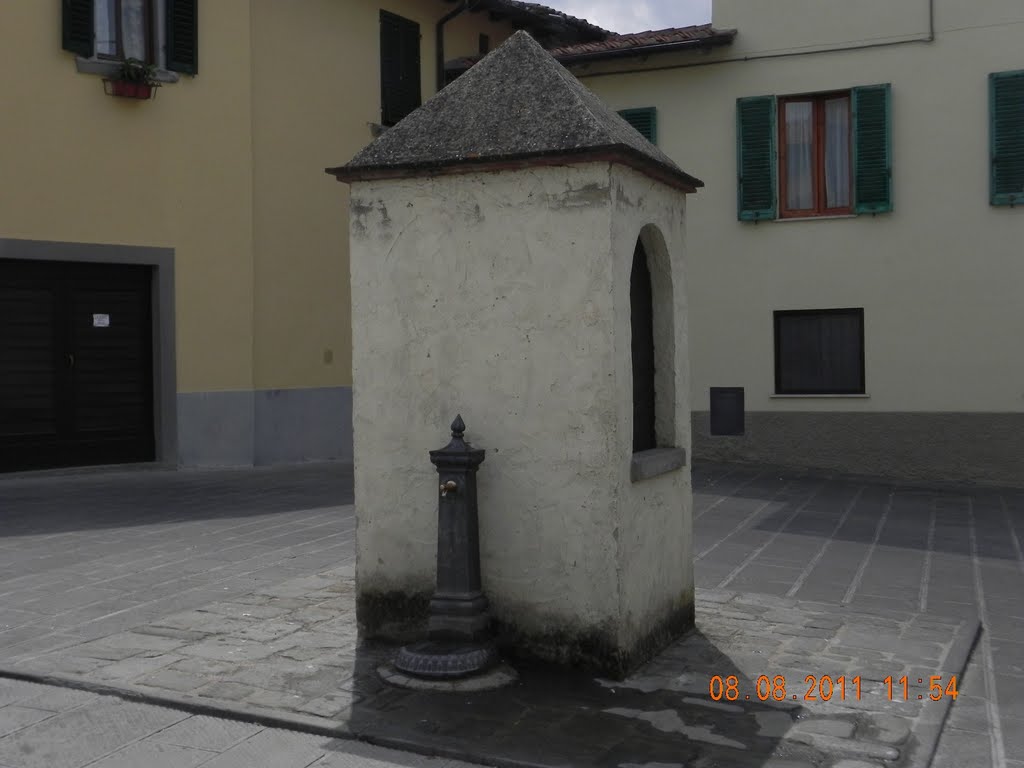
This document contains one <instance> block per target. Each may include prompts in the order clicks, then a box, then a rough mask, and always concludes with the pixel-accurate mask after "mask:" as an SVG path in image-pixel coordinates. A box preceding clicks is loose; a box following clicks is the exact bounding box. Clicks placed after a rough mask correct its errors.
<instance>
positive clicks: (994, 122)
mask: <svg viewBox="0 0 1024 768" xmlns="http://www.w3.org/2000/svg"><path fill="white" fill-rule="evenodd" d="M988 83H989V112H990V116H989V125H990V129H989V130H990V131H991V140H990V145H991V153H992V182H991V202H992V205H1019V204H1024V70H1022V71H1018V72H997V73H995V74H992V75H989V76H988Z"/></svg>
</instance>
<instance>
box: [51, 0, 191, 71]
mask: <svg viewBox="0 0 1024 768" xmlns="http://www.w3.org/2000/svg"><path fill="white" fill-rule="evenodd" d="M62 22H63V30H62V31H63V48H64V50H66V51H71V52H72V53H76V54H78V55H79V56H81V57H83V58H86V59H93V58H95V59H98V60H100V61H104V60H106V61H124V60H126V59H138V60H140V61H144V62H146V63H147V64H153V65H155V66H157V67H160V68H163V69H168V70H171V71H173V72H183V73H186V74H190V75H194V74H196V73H197V72H198V71H199V62H198V59H199V56H198V54H199V33H198V23H199V3H198V0H62Z"/></svg>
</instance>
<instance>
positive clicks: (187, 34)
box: [166, 0, 199, 75]
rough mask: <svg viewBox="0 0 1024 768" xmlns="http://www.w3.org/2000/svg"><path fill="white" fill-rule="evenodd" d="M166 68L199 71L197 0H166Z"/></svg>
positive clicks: (176, 70)
mask: <svg viewBox="0 0 1024 768" xmlns="http://www.w3.org/2000/svg"><path fill="white" fill-rule="evenodd" d="M166 4H167V68H168V69H169V70H171V71H172V72H182V73H184V74H186V75H194V74H197V73H198V72H199V7H198V6H199V2H198V0H166Z"/></svg>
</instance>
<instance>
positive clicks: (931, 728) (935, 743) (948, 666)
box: [906, 616, 982, 768]
mask: <svg viewBox="0 0 1024 768" xmlns="http://www.w3.org/2000/svg"><path fill="white" fill-rule="evenodd" d="M981 633H982V626H981V621H980V620H979V619H978V618H977V617H976V616H975V617H973V618H964V619H963V621H962V622H961V624H960V626H959V627H958V628H957V630H956V636H955V637H954V638H953V642H951V643H950V644H949V650H948V651H947V652H946V658H944V659H943V660H942V668H943V670H944V672H945V674H946V675H956V677H957V681H958V682H960V681H962V679H963V675H964V672H965V671H967V662H968V661H970V658H971V654H972V653H973V652H974V648H975V646H976V645H977V644H978V641H979V640H980V638H981ZM953 704H954V702H953V699H951V698H949V697H948V696H943V697H942V698H941V699H940V700H939V701H933V702H930V706H928V707H924V709H923V710H922V712H921V716H920V717H919V719H918V721H917V727H916V728H915V729H914V731H913V735H914V736H919V738H918V739H917V743H916V744H908V745H907V747H908V748H907V751H908V752H909V753H910V757H909V759H908V760H907V763H906V765H907V766H920V767H921V768H927V766H930V765H931V764H932V760H933V759H934V758H935V751H936V750H937V749H938V748H939V738H940V737H941V736H942V728H943V726H944V725H945V723H946V719H947V718H948V717H949V713H950V711H951V710H952V709H953Z"/></svg>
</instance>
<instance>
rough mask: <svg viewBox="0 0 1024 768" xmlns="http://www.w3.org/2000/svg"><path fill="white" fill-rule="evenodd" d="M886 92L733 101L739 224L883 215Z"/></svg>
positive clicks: (887, 177)
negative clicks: (852, 215)
mask: <svg viewBox="0 0 1024 768" xmlns="http://www.w3.org/2000/svg"><path fill="white" fill-rule="evenodd" d="M891 115H892V89H891V87H890V86H889V85H888V84H879V85H861V86H857V87H856V88H850V89H849V90H844V91H832V92H827V93H815V94H807V95H801V96H770V95H769V96H746V97H743V98H740V99H737V100H736V164H737V169H738V171H739V173H738V184H737V195H736V197H737V215H738V218H739V220H740V221H753V222H757V221H763V220H766V219H769V220H770V219H777V218H789V219H794V218H813V217H815V216H838V215H845V214H871V215H876V214H879V213H889V212H891V211H892V209H893V194H892V177H893V173H892V167H893V166H892V120H891Z"/></svg>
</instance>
